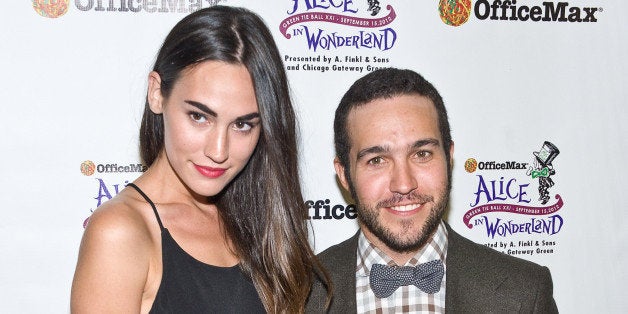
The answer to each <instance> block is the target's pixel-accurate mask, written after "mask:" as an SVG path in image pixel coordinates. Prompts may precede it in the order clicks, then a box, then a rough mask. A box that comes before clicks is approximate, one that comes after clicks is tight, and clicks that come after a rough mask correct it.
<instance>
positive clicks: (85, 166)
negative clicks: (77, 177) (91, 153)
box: [81, 160, 96, 176]
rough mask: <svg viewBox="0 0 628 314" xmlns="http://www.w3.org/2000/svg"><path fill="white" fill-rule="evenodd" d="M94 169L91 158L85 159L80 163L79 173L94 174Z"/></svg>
mask: <svg viewBox="0 0 628 314" xmlns="http://www.w3.org/2000/svg"><path fill="white" fill-rule="evenodd" d="M94 170H96V165H94V163H93V162H92V161H91V160H86V161H84V162H83V163H81V173H82V174H84V175H86V176H91V175H92V174H94Z"/></svg>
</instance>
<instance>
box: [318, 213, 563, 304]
mask: <svg viewBox="0 0 628 314" xmlns="http://www.w3.org/2000/svg"><path fill="white" fill-rule="evenodd" d="M447 232H448V248H447V261H446V264H447V266H446V267H447V274H446V280H447V282H446V289H447V290H446V292H445V294H446V296H445V310H446V311H447V313H558V309H557V308H556V303H555V302H554V297H553V296H552V293H553V292H552V290H553V284H552V277H551V275H550V271H549V269H548V268H547V267H543V266H539V265H537V264H535V263H532V262H529V261H526V260H523V259H520V258H516V257H512V256H509V255H507V254H503V253H500V252H497V251H495V250H493V249H490V248H488V247H486V246H483V245H479V244H477V243H474V242H472V241H470V240H468V239H466V238H464V237H462V236H461V235H459V234H458V233H456V232H454V231H453V230H452V229H451V227H450V226H449V225H447ZM357 247H358V234H356V235H355V236H353V237H351V238H350V239H348V240H346V241H344V242H342V243H340V244H337V245H334V246H332V247H330V248H328V249H327V250H325V251H323V252H321V253H320V254H319V255H318V257H319V258H320V259H321V262H322V263H323V266H324V267H325V269H326V270H327V271H328V273H329V275H330V277H331V280H332V282H333V284H334V293H333V297H332V300H331V305H330V307H329V308H328V311H325V300H326V297H327V292H326V290H325V288H324V287H323V285H322V284H321V282H319V281H316V282H315V283H314V285H313V286H312V292H311V293H310V297H309V299H308V303H307V305H306V313H343V314H344V313H356V301H355V263H356V254H357Z"/></svg>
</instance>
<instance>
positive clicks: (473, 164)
mask: <svg viewBox="0 0 628 314" xmlns="http://www.w3.org/2000/svg"><path fill="white" fill-rule="evenodd" d="M477 168H478V162H477V160H475V159H474V158H469V159H467V161H465V162H464V170H466V171H467V172H468V173H473V172H474V171H475V170H476V169H477Z"/></svg>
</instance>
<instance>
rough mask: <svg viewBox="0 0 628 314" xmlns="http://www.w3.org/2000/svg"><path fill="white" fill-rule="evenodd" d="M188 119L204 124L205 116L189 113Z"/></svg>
mask: <svg viewBox="0 0 628 314" xmlns="http://www.w3.org/2000/svg"><path fill="white" fill-rule="evenodd" d="M190 118H192V120H194V121H195V122H199V123H202V122H205V121H206V120H207V119H205V116H204V115H202V114H200V113H198V112H191V113H190Z"/></svg>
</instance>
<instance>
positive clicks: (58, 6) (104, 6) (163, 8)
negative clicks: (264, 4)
mask: <svg viewBox="0 0 628 314" xmlns="http://www.w3.org/2000/svg"><path fill="white" fill-rule="evenodd" d="M224 1H225V0H73V1H72V3H70V0H32V2H33V9H35V12H37V14H39V15H41V16H43V17H47V18H57V17H60V16H62V15H64V14H66V13H67V12H68V10H69V9H70V8H71V7H72V6H74V8H75V9H76V10H78V12H81V13H82V12H88V11H91V12H96V13H106V14H114V13H120V14H126V13H162V14H163V13H192V12H195V11H198V10H200V9H202V8H206V7H210V6H215V5H217V4H219V3H220V2H224Z"/></svg>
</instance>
